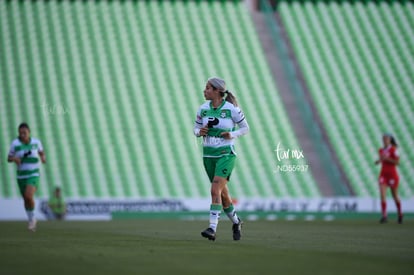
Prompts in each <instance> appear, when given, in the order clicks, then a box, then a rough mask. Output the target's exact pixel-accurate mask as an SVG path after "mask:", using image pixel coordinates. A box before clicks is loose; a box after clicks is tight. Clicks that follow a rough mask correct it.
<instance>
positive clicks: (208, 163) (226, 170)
mask: <svg viewBox="0 0 414 275" xmlns="http://www.w3.org/2000/svg"><path fill="white" fill-rule="evenodd" d="M235 161H236V155H233V154H231V155H227V156H222V157H219V158H203V163H204V169H206V172H207V175H208V178H209V179H210V182H213V178H214V176H218V177H222V178H226V179H227V180H230V175H231V172H232V171H233V168H234V163H235Z"/></svg>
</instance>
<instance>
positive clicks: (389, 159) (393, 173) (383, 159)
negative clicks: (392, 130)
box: [375, 134, 403, 224]
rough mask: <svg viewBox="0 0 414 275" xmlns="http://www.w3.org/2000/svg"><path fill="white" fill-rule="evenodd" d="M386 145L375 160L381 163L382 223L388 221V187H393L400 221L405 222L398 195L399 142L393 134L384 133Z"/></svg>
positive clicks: (376, 162)
mask: <svg viewBox="0 0 414 275" xmlns="http://www.w3.org/2000/svg"><path fill="white" fill-rule="evenodd" d="M382 141H383V143H384V147H382V148H380V149H379V159H378V160H377V161H375V164H379V163H381V165H382V167H381V172H380V176H379V187H380V194H381V211H382V217H381V220H380V223H386V222H387V202H386V193H387V187H390V188H391V194H392V197H393V198H394V201H395V205H396V206H397V211H398V223H400V224H401V223H402V222H403V215H402V212H401V201H400V198H399V197H398V193H397V191H398V183H399V177H398V172H397V165H398V163H399V161H400V158H399V156H398V153H397V146H398V145H397V142H396V141H395V138H394V137H393V136H392V135H391V134H384V135H383V137H382Z"/></svg>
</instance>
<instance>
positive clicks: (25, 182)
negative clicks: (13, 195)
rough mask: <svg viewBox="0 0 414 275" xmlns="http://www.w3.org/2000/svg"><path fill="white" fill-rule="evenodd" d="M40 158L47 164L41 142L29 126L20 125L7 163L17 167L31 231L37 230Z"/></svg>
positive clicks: (18, 180)
mask: <svg viewBox="0 0 414 275" xmlns="http://www.w3.org/2000/svg"><path fill="white" fill-rule="evenodd" d="M39 158H40V160H41V162H42V163H46V156H45V153H44V151H43V146H42V143H41V142H40V140H38V139H36V138H32V137H30V128H29V125H27V123H25V122H23V123H21V124H20V125H19V136H18V138H16V139H15V140H13V142H12V144H11V146H10V151H9V155H8V157H7V161H8V162H14V163H16V165H17V183H18V185H19V189H20V194H21V195H22V196H23V199H24V208H25V209H26V213H27V217H28V220H29V227H28V228H29V230H31V231H35V230H36V218H35V217H34V208H35V202H34V199H33V196H34V193H35V192H36V188H37V184H38V181H39V166H40V165H39Z"/></svg>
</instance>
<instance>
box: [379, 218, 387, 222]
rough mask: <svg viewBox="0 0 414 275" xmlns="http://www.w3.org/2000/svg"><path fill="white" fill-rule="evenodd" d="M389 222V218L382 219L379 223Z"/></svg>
mask: <svg viewBox="0 0 414 275" xmlns="http://www.w3.org/2000/svg"><path fill="white" fill-rule="evenodd" d="M387 222H388V220H387V217H382V218H381V219H380V221H379V223H387Z"/></svg>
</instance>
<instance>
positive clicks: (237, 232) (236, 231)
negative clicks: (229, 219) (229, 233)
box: [232, 219, 243, 241]
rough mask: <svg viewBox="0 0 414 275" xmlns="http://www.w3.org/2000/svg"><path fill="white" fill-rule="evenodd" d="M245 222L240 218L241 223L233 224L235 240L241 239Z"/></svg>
mask: <svg viewBox="0 0 414 275" xmlns="http://www.w3.org/2000/svg"><path fill="white" fill-rule="evenodd" d="M242 224H243V222H242V221H241V220H240V219H239V223H234V224H233V227H232V229H233V240H235V241H239V240H240V238H241V228H242Z"/></svg>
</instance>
